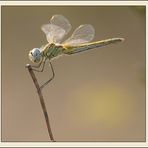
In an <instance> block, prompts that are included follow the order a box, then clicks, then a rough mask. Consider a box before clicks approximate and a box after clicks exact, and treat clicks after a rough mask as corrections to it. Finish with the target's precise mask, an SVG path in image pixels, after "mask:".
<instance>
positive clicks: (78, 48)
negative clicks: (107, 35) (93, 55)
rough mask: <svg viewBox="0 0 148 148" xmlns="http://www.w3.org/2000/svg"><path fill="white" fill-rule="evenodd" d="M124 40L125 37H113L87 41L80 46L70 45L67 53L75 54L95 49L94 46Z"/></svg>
mask: <svg viewBox="0 0 148 148" xmlns="http://www.w3.org/2000/svg"><path fill="white" fill-rule="evenodd" d="M123 40H124V39H123V38H111V39H106V40H101V41H96V42H92V43H86V44H82V45H79V46H69V47H66V50H65V53H66V54H74V53H78V52H82V51H86V50H89V49H94V48H98V47H102V46H106V45H109V44H113V43H118V42H121V41H123Z"/></svg>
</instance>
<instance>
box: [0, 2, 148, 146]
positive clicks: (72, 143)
mask: <svg viewBox="0 0 148 148" xmlns="http://www.w3.org/2000/svg"><path fill="white" fill-rule="evenodd" d="M0 5H1V6H7V5H11V6H13V5H20V6H21V5H26V6H31V5H34V6H38V5H40V6H44V5H46V6H47V5H49V6H53V5H58V6H59V5H60V6H63V5H65V6H66V5H68V6H70V5H79V6H88V5H89V6H95V5H99V6H101V5H124V6H130V5H138V6H140V5H146V8H147V7H148V1H0ZM0 12H1V8H0ZM146 16H148V12H147V11H146ZM0 18H1V15H0ZM147 23H148V20H147V19H146V24H147ZM0 28H1V19H0ZM147 34H148V31H147V29H146V37H147ZM146 43H148V39H147V38H146ZM0 44H1V40H0ZM146 47H147V46H146ZM146 49H147V48H146ZM0 55H1V51H0ZM146 56H148V53H147V52H146ZM0 57H1V56H0ZM0 65H1V62H0ZM0 67H1V66H0ZM146 69H148V66H147V60H146ZM0 75H1V70H0ZM0 78H1V77H0ZM147 84H148V80H146V86H147ZM146 90H147V89H146ZM0 93H1V90H0ZM0 105H1V100H0ZM147 106H148V101H146V107H147ZM0 117H1V110H0ZM146 123H148V110H146ZM0 127H1V122H0ZM0 133H1V132H0ZM147 134H148V130H147V128H146V135H147ZM0 136H1V134H0ZM34 146H35V147H127V146H128V147H148V137H146V142H0V147H34Z"/></svg>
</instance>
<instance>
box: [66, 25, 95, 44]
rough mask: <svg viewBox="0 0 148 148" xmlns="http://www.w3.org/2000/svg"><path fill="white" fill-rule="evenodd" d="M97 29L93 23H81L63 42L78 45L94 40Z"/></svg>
mask: <svg viewBox="0 0 148 148" xmlns="http://www.w3.org/2000/svg"><path fill="white" fill-rule="evenodd" d="M94 35H95V29H94V28H93V26H92V25H88V24H85V25H80V26H79V27H78V28H77V29H76V30H75V31H74V32H73V34H72V36H71V37H70V38H68V39H67V40H66V41H65V42H64V43H63V44H65V45H71V46H77V45H80V44H84V43H88V42H90V41H92V40H93V38H94Z"/></svg>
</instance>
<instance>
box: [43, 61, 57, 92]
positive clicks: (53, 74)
mask: <svg viewBox="0 0 148 148" xmlns="http://www.w3.org/2000/svg"><path fill="white" fill-rule="evenodd" d="M49 65H50V67H51V71H52V77H51V78H50V79H49V80H48V81H46V82H45V83H44V84H42V85H41V87H40V89H43V87H44V86H46V85H47V84H48V83H49V82H51V81H52V80H53V78H54V76H55V72H54V69H53V66H52V63H51V62H49Z"/></svg>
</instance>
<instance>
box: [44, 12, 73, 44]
mask: <svg viewBox="0 0 148 148" xmlns="http://www.w3.org/2000/svg"><path fill="white" fill-rule="evenodd" d="M41 29H42V31H43V32H44V33H45V34H46V38H47V41H48V42H49V43H60V42H61V40H62V39H63V38H64V36H65V35H66V34H67V33H68V32H69V31H70V30H71V24H70V23H69V21H68V20H67V19H66V18H65V17H64V16H62V15H54V16H53V17H52V18H51V19H50V23H49V24H45V25H43V26H42V27H41Z"/></svg>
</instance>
